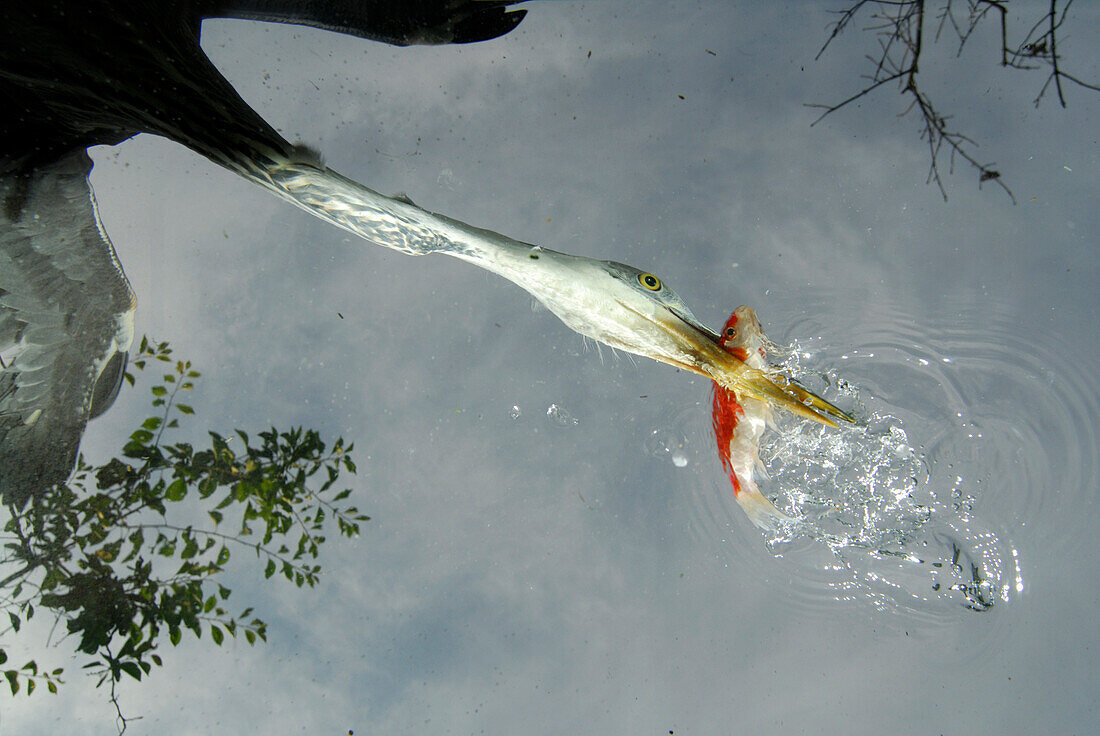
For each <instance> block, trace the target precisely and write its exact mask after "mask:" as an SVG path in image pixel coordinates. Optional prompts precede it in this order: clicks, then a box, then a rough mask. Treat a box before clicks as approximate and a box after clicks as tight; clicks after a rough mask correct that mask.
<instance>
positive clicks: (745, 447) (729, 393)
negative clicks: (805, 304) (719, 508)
mask: <svg viewBox="0 0 1100 736" xmlns="http://www.w3.org/2000/svg"><path fill="white" fill-rule="evenodd" d="M719 345H721V347H722V349H723V350H725V351H727V352H729V353H731V354H732V355H733V356H734V357H735V358H737V359H738V360H740V361H742V362H744V363H745V364H746V365H747V366H748V367H750V368H753V369H755V370H759V371H766V370H767V369H768V364H767V348H768V346H769V345H771V343H770V342H769V340H768V338H767V337H766V336H765V335H764V330H763V328H762V327H761V326H760V320H759V319H758V318H757V316H756V311H755V310H753V309H752V308H751V307H747V306H744V305H742V306H740V307H738V308H737V309H736V310H734V312H733V314H732V315H730V318H729V320H727V321H726V324H725V326H724V327H723V328H722V331H721V332H720V333H719ZM711 422H712V425H713V427H714V437H715V440H716V441H717V443H718V457H719V459H720V460H721V461H722V468H723V469H724V470H725V471H726V474H727V475H729V479H730V484H731V485H732V486H733V496H734V499H736V501H737V504H738V505H739V506H740V507H741V509H742V510H743V511H744V512H745V515H746V516H748V517H749V520H750V521H751V522H752V523H753V524H754V525H756V526H757V527H759V528H760V529H764V530H769V531H770V530H775V529H777V528H779V527H780V526H781V525H782V524H790V523H796V522H797V521H798V520H797V519H795V518H793V517H791V516H788V515H787V514H785V513H783V512H782V511H780V510H779V509H778V508H776V507H775V504H774V503H772V502H771V501H770V500H768V498H767V497H766V496H764V494H763V493H761V492H760V488H759V487H758V486H757V484H756V478H755V477H754V476H758V477H761V478H766V477H767V472H766V471H765V469H764V464H763V463H762V462H761V461H760V452H759V446H760V438H761V437H762V436H763V434H764V431H765V430H766V429H767V427H768V426H769V425H773V424H774V415H773V413H772V407H771V405H770V404H769V403H768V402H767V401H762V400H760V399H757V398H753V397H751V396H748V395H742V396H738V394H737V392H736V391H734V390H732V389H729V388H726V387H725V386H722V385H720V384H718V383H717V382H716V383H715V384H714V399H713V408H712V412H711Z"/></svg>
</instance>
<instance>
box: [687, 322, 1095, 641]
mask: <svg viewBox="0 0 1100 736" xmlns="http://www.w3.org/2000/svg"><path fill="white" fill-rule="evenodd" d="M983 306H985V307H986V311H985V312H983V313H981V314H970V313H968V312H967V311H966V310H964V309H960V308H959V307H958V306H956V307H955V308H954V309H950V310H947V313H945V314H944V315H943V316H942V318H941V319H940V320H939V323H937V319H936V315H935V314H928V315H925V316H924V322H922V324H921V325H920V326H919V327H918V326H916V325H914V323H913V322H912V320H911V319H908V318H904V317H902V316H900V315H893V319H891V315H882V314H878V315H875V323H874V326H873V329H872V330H865V331H862V332H861V330H860V329H859V326H858V325H856V326H852V325H847V326H846V330H847V331H848V332H847V334H846V335H845V336H844V338H843V339H842V338H841V336H839V335H838V336H828V335H825V336H824V337H822V338H821V339H820V340H818V339H810V340H803V341H796V342H793V343H792V346H791V347H790V348H789V349H788V350H786V351H784V352H782V353H781V354H780V355H778V356H777V357H778V359H779V360H780V361H781V362H782V367H783V369H784V370H785V371H786V372H789V373H791V374H793V375H795V376H796V377H798V378H799V380H800V382H802V383H804V384H806V385H807V386H808V387H809V388H811V389H812V390H814V391H815V392H817V393H819V394H821V395H822V396H824V397H825V398H826V399H828V400H830V401H834V402H836V403H838V404H839V405H841V406H843V407H845V408H849V407H851V408H854V411H855V413H856V414H857V415H858V416H859V417H860V418H861V419H862V420H863V421H864V422H865V426H862V427H845V428H841V429H839V430H827V429H824V428H820V427H816V426H814V425H811V424H809V423H805V422H799V421H797V420H793V419H790V418H781V419H780V424H779V426H778V427H777V428H776V431H774V432H771V433H768V434H766V435H765V437H764V439H763V442H762V444H761V448H760V452H761V458H762V460H763V462H764V465H765V466H766V468H767V471H768V473H769V475H770V477H769V478H767V479H765V480H763V482H762V483H761V489H762V490H763V492H764V493H765V495H768V496H769V497H771V498H772V499H773V500H774V501H775V503H776V505H777V506H778V507H779V508H780V509H781V510H783V511H785V512H786V513H788V514H791V515H792V516H797V517H800V518H801V519H802V523H800V524H796V525H792V526H788V527H786V528H781V529H778V530H776V531H773V532H757V531H756V530H754V529H752V528H751V526H750V525H749V524H748V522H747V520H745V519H744V518H743V515H742V514H740V513H739V509H738V508H737V507H736V504H735V503H734V502H733V499H732V494H730V492H729V489H728V485H727V484H725V483H723V482H722V481H723V480H724V479H723V478H722V477H721V475H720V469H719V468H718V467H717V466H718V463H717V461H715V462H714V463H713V466H714V473H713V478H714V481H713V487H714V491H713V493H709V492H703V493H698V494H695V496H696V499H695V502H696V507H697V508H696V513H697V517H698V521H699V522H700V527H701V528H700V529H699V530H698V531H699V532H700V533H701V534H702V535H704V536H705V537H706V539H707V541H708V543H709V544H710V545H711V546H712V547H713V546H714V544H715V542H716V541H720V542H721V547H722V548H723V549H724V550H725V551H726V553H728V554H729V555H730V557H731V558H732V559H736V564H738V565H741V566H743V565H745V564H749V565H752V566H754V567H756V568H757V569H758V570H759V572H760V574H762V575H768V576H774V575H776V573H777V569H776V566H777V565H778V566H779V569H780V570H781V571H782V573H785V577H786V580H787V581H788V582H789V585H787V586H786V589H787V590H788V591H789V592H790V595H791V600H792V601H793V602H795V603H796V604H797V605H800V606H802V607H805V608H808V609H811V610H812V611H813V612H814V613H819V612H823V611H825V610H828V609H830V608H835V602H836V601H852V602H856V603H858V604H861V605H866V604H870V605H871V606H873V607H874V608H877V609H880V610H889V611H895V612H904V613H905V614H906V615H907V616H909V617H911V618H915V619H920V620H926V621H937V622H945V621H949V620H952V619H953V618H955V617H956V616H958V615H959V612H965V611H979V612H988V611H991V610H993V609H996V608H997V607H1000V606H1003V605H1004V604H1006V603H1008V602H1010V601H1012V600H1014V599H1017V598H1019V597H1020V595H1021V594H1023V593H1025V592H1026V590H1027V588H1028V585H1027V569H1028V568H1027V564H1026V562H1027V554H1026V552H1024V551H1022V550H1026V549H1032V550H1033V549H1035V547H1036V546H1037V545H1040V544H1042V545H1047V544H1052V543H1053V544H1058V545H1062V546H1064V547H1066V552H1071V550H1072V546H1073V545H1074V544H1077V543H1079V540H1080V537H1079V535H1078V534H1075V533H1073V532H1072V531H1070V530H1068V529H1067V528H1066V526H1067V525H1066V515H1065V513H1064V510H1065V509H1066V508H1075V507H1084V506H1085V505H1087V504H1088V503H1089V500H1090V499H1089V496H1090V493H1089V489H1090V488H1091V487H1093V486H1094V484H1095V481H1094V480H1093V478H1094V477H1095V474H1096V473H1097V470H1098V466H1100V461H1098V447H1097V444H1098V443H1097V437H1096V435H1095V430H1094V429H1093V428H1092V423H1091V420H1090V417H1091V416H1094V415H1095V414H1096V413H1097V412H1098V411H1100V406H1098V401H1097V396H1098V394H1100V391H1097V387H1096V385H1095V380H1094V379H1092V377H1091V376H1090V375H1089V374H1088V373H1087V366H1084V365H1081V364H1078V363H1074V362H1073V361H1069V360H1051V359H1050V356H1067V355H1072V349H1070V347H1068V346H1063V345H1049V344H1043V343H1044V342H1048V341H1051V340H1054V339H1056V338H1054V337H1053V336H1052V335H1051V334H1049V333H1041V332H1040V333H1038V334H1036V333H1035V332H1029V333H1028V334H1027V335H1026V339H1025V336H1023V335H1021V333H1020V330H1019V321H1018V320H1017V319H1014V318H1013V314H1014V313H1013V312H1012V311H1011V310H1009V309H1004V310H999V309H997V308H996V305H983ZM884 320H885V322H886V324H885V325H884V324H883V321H884ZM957 324H961V325H981V329H980V330H976V329H974V328H970V329H969V330H965V329H960V328H957V327H955V326H954V325H957ZM820 327H821V326H815V327H814V328H811V329H808V330H807V329H805V328H804V327H802V328H797V330H798V331H799V332H802V331H807V332H813V331H816V328H820ZM822 331H823V332H828V330H827V329H822ZM929 335H935V338H934V339H933V338H930V337H929ZM844 345H846V346H849V347H845V348H844V349H843V350H840V349H839V346H844ZM828 346H837V347H832V348H830V347H828ZM810 366H814V367H815V368H817V367H820V366H829V367H830V369H829V370H820V369H811V368H810ZM834 366H835V367H836V369H837V370H832V367H834ZM706 420H707V417H706V416H705V415H703V414H702V413H700V415H699V416H698V417H695V418H694V424H693V426H692V428H691V430H690V432H689V437H690V438H691V440H692V442H696V441H699V442H702V441H705V440H706V439H707V435H708V434H709V426H707V421H706ZM1054 499H1058V501H1057V502H1055V501H1054ZM1076 526H1078V527H1079V526H1080V524H1078V525H1076ZM758 534H762V535H763V536H762V540H763V542H764V549H765V550H766V551H767V552H769V553H770V555H766V556H765V555H759V554H756V555H754V554H753V551H752V548H753V547H754V546H755V544H757V543H756V542H755V541H754V540H759V539H761V537H759V536H756V535H758ZM1036 535H1038V536H1036ZM1055 540H1057V541H1055ZM1075 540H1076V541H1075ZM756 549H757V550H759V547H757V548H756Z"/></svg>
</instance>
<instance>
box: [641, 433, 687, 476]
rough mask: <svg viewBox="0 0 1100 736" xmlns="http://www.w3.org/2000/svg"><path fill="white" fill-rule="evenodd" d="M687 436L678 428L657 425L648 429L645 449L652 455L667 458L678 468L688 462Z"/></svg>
mask: <svg viewBox="0 0 1100 736" xmlns="http://www.w3.org/2000/svg"><path fill="white" fill-rule="evenodd" d="M687 444H688V441H687V437H685V436H684V433H683V432H681V431H680V430H678V429H673V428H671V427H657V428H655V429H653V430H651V431H650V433H649V437H647V438H646V441H645V450H646V452H648V453H649V454H650V455H652V456H653V457H657V458H668V459H669V460H671V461H672V464H673V465H675V466H676V467H678V468H683V467H685V466H686V465H687V464H688V456H687Z"/></svg>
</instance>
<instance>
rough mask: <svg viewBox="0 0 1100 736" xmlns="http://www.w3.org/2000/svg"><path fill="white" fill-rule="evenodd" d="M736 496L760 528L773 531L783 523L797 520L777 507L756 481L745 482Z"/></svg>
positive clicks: (743, 508)
mask: <svg viewBox="0 0 1100 736" xmlns="http://www.w3.org/2000/svg"><path fill="white" fill-rule="evenodd" d="M736 498H737V503H738V504H739V505H740V506H741V510H742V511H744V512H745V515H746V516H748V517H749V521H751V522H752V523H753V524H754V525H755V526H757V527H758V528H760V529H764V530H767V531H771V530H774V529H776V528H778V527H779V526H780V525H781V524H785V523H786V524H790V523H794V522H795V521H797V520H796V519H794V518H793V517H790V516H787V515H786V514H784V513H783V512H782V511H780V510H779V509H777V508H776V507H775V504H773V503H772V502H771V501H769V500H768V499H767V498H766V497H765V496H764V494H763V493H761V492H760V490H759V489H758V488H757V487H756V484H755V483H745V484H744V485H743V486H742V488H741V492H740V493H738V494H736Z"/></svg>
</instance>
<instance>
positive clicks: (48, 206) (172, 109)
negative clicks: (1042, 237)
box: [0, 0, 847, 506]
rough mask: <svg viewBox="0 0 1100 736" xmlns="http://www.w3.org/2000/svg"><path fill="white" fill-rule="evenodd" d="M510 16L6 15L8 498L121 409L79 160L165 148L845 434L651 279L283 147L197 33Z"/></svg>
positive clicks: (422, 35) (495, 27)
mask: <svg viewBox="0 0 1100 736" xmlns="http://www.w3.org/2000/svg"><path fill="white" fill-rule="evenodd" d="M512 4H514V0H409V1H408V2H403V3H391V2H386V1H385V0H359V1H356V0H337V1H335V2H323V1H321V0H172V1H170V2H159V3H149V2H145V1H144V0H43V1H42V2H36V3H11V2H5V3H4V4H3V5H2V7H0V101H3V103H4V105H3V107H4V109H5V110H7V111H15V114H11V115H9V114H5V115H4V117H3V118H0V180H2V182H3V184H2V188H0V197H2V202H0V204H2V215H3V217H2V219H0V259H3V260H0V264H2V269H0V359H3V361H4V363H3V365H2V366H0V371H2V373H0V496H2V497H3V499H4V500H5V501H6V502H9V503H14V504H16V505H17V506H21V505H22V504H24V503H25V502H26V500H27V499H28V498H29V497H31V496H32V495H34V494H36V493H39V492H41V491H42V490H44V489H46V488H48V487H50V486H51V485H53V484H54V483H57V482H60V481H63V480H64V479H65V478H66V477H67V475H68V473H69V472H70V470H71V467H72V464H73V461H74V459H75V454H76V449H77V447H78V445H79V441H80V437H81V435H82V433H83V430H84V425H85V423H86V421H87V419H88V418H89V417H90V416H94V414H95V413H97V412H101V411H103V409H105V408H106V407H107V406H108V405H109V404H110V403H111V401H113V398H114V395H115V393H116V392H117V389H118V385H119V383H120V381H121V378H122V375H123V372H124V367H125V356H126V353H127V351H128V350H129V347H130V342H131V340H132V338H133V326H132V324H133V323H132V314H133V310H134V303H135V302H134V297H133V294H132V292H131V291H130V287H129V284H128V282H127V281H126V278H125V276H124V274H123V271H122V269H121V267H120V266H119V264H118V261H117V258H116V257H115V255H114V251H113V249H112V246H111V244H110V241H109V239H108V238H107V235H106V233H105V232H104V231H103V229H102V227H100V225H99V221H98V216H97V214H96V210H95V200H94V196H93V195H92V191H91V187H90V184H89V182H88V173H89V172H90V170H91V160H90V159H89V158H88V156H87V154H86V153H85V149H86V148H87V147H88V146H90V145H95V144H116V143H118V142H120V141H122V140H125V139H126V138H129V137H131V136H133V135H135V134H137V133H141V132H147V133H153V134H155V135H160V136H164V137H166V138H169V139H171V140H174V141H177V142H179V143H181V144H183V145H185V146H187V147H189V148H191V149H192V150H194V151H196V152H198V153H200V154H202V155H204V156H205V157H207V158H208V159H210V160H212V161H214V162H215V163H217V164H219V165H221V166H224V167H226V168H228V169H230V170H232V171H234V172H236V173H237V174H240V175H241V176H243V177H245V178H247V179H249V180H250V181H252V182H254V183H256V184H259V185H260V186H262V187H264V188H266V189H267V190H269V191H270V192H272V193H273V194H275V195H277V196H279V197H282V198H284V199H286V200H289V201H290V202H292V203H293V204H295V205H296V206H298V207H301V208H302V209H304V210H306V211H308V212H310V213H311V214H313V215H316V216H318V217H321V218H323V219H325V220H328V221H329V222H331V223H333V224H335V225H337V226H338V227H341V228H344V229H345V230H348V231H350V232H352V233H354V234H356V235H358V236H360V237H362V238H364V239H366V240H368V241H370V242H372V243H375V244H378V245H382V246H385V247H389V248H393V249H396V250H398V251H401V252H403V253H407V254H409V255H426V254H432V253H443V254H446V255H450V256H454V257H456V258H460V259H462V260H465V261H468V262H471V263H474V264H475V265H478V266H480V267H482V268H485V269H487V270H489V271H492V272H494V273H497V274H499V275H501V276H503V277H504V278H507V279H509V280H510V281H512V282H514V283H516V284H517V285H519V286H520V287H522V288H523V289H526V290H527V291H528V292H529V293H530V294H531V295H532V296H534V297H535V298H536V299H537V300H539V301H540V302H541V303H543V304H544V305H545V306H546V307H547V308H548V309H549V310H550V311H552V312H553V313H554V314H556V315H557V316H558V317H559V318H561V320H562V321H563V322H564V323H565V324H566V325H568V326H569V327H571V328H572V329H574V330H576V331H577V332H579V333H580V334H582V335H585V336H587V337H591V338H593V339H595V340H599V341H600V342H603V343H605V344H607V345H610V346H612V347H615V348H620V349H622V350H625V351H627V352H630V353H634V354H637V355H642V356H646V357H649V358H653V359H655V360H659V361H662V362H664V363H668V364H670V365H674V366H677V367H680V368H683V369H685V370H689V371H692V372H695V373H699V374H702V375H704V376H706V377H707V378H709V379H712V380H714V381H716V382H717V383H719V384H720V385H723V386H726V387H728V388H730V389H732V390H734V391H737V392H738V393H746V394H748V395H751V396H755V397H758V398H760V399H763V400H766V401H769V402H771V403H774V404H778V405H780V406H784V407H786V408H787V409H789V410H791V411H793V412H795V413H797V414H800V415H802V416H804V417H809V418H812V419H815V420H817V421H820V422H823V423H826V424H833V420H834V419H847V416H846V415H845V414H843V412H841V411H840V410H838V409H836V408H835V407H833V406H832V405H831V404H828V403H827V402H825V401H824V400H822V399H819V398H818V397H816V396H814V395H812V394H810V393H808V392H806V391H804V390H802V389H800V388H798V387H797V386H795V385H794V384H787V383H786V382H785V381H783V380H780V379H779V378H778V377H775V376H770V375H768V374H767V373H766V372H764V371H760V370H755V369H752V368H750V367H748V366H746V365H745V364H744V363H743V362H741V361H740V360H738V359H736V358H735V357H733V356H731V355H730V354H729V353H727V352H726V351H724V350H723V349H722V348H721V347H720V345H719V344H718V336H717V335H716V334H715V333H713V332H712V331H711V330H709V329H707V328H706V327H705V326H703V325H702V324H700V323H699V321H698V320H697V319H696V318H695V317H694V316H693V315H692V313H691V311H690V310H689V309H688V307H687V305H685V304H684V302H683V301H682V300H681V299H680V298H679V297H678V296H677V295H676V294H675V293H674V292H673V291H672V290H671V289H670V288H669V287H668V286H667V285H665V284H664V283H663V282H662V281H661V280H660V279H659V278H658V277H657V276H655V275H653V274H651V273H649V272H646V271H642V270H639V269H635V268H632V267H630V266H626V265H623V264H619V263H614V262H611V261H599V260H593V259H590V258H583V257H578V256H571V255H567V254H564V253H557V252H554V251H551V250H547V249H542V248H539V247H538V246H534V245H530V244H527V243H522V242H519V241H516V240H512V239H510V238H507V237H505V236H503V235H499V234H497V233H494V232H490V231H488V230H482V229H479V228H475V227H472V226H470V225H466V224H464V223H462V222H459V221H458V220H454V219H451V218H448V217H446V216H443V215H439V214H436V213H433V212H430V211H428V210H425V209H422V208H420V207H418V206H416V205H415V204H413V203H412V202H411V201H410V200H408V199H407V198H402V197H386V196H383V195H381V194H379V193H377V192H375V191H373V190H371V189H369V188H367V187H365V186H363V185H361V184H358V183H356V182H354V181H352V180H351V179H348V178H345V177H343V176H341V175H340V174H338V173H336V172H335V171H333V170H332V169H329V168H327V167H326V166H324V165H323V164H322V163H321V161H320V159H319V157H318V156H315V155H313V154H312V153H310V152H309V151H308V150H306V149H304V148H300V147H296V146H293V145H291V144H290V143H289V142H287V141H286V140H285V139H283V137H282V136H280V135H279V134H278V133H276V132H275V130H274V129H273V128H272V127H271V126H270V125H269V124H268V123H267V122H266V121H265V120H264V119H263V118H262V117H261V116H260V115H259V114H257V113H256V112H255V111H254V110H252V109H251V108H250V107H249V106H248V105H247V103H245V102H244V100H242V99H241V98H240V96H239V95H238V94H237V93H236V91H235V90H234V89H233V87H232V86H231V85H230V83H229V82H228V81H227V80H226V79H225V78H224V77H223V76H222V75H221V74H220V73H219V72H218V71H217V69H216V68H215V67H214V66H213V64H212V63H211V62H210V60H209V59H208V58H207V57H206V55H205V53H204V52H203V51H202V49H201V47H200V45H199V33H200V27H201V22H202V20H203V19H204V18H209V17H237V18H249V19H256V20H267V21H278V22H288V23H298V24H304V25H310V26H315V27H320V28H325V29H329V30H334V31H338V32H342V33H350V34H353V35H357V36H361V37H365V38H371V39H374V40H380V41H384V42H387V43H391V44H397V45H408V44H414V43H466V42H473V41H482V40H487V39H491V38H494V37H497V36H500V35H502V34H504V33H507V32H508V31H510V30H511V29H512V28H514V27H515V26H516V25H517V24H518V23H519V22H520V20H522V18H523V16H524V13H525V12H526V11H524V10H515V9H510V8H508V6H509V5H512Z"/></svg>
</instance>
